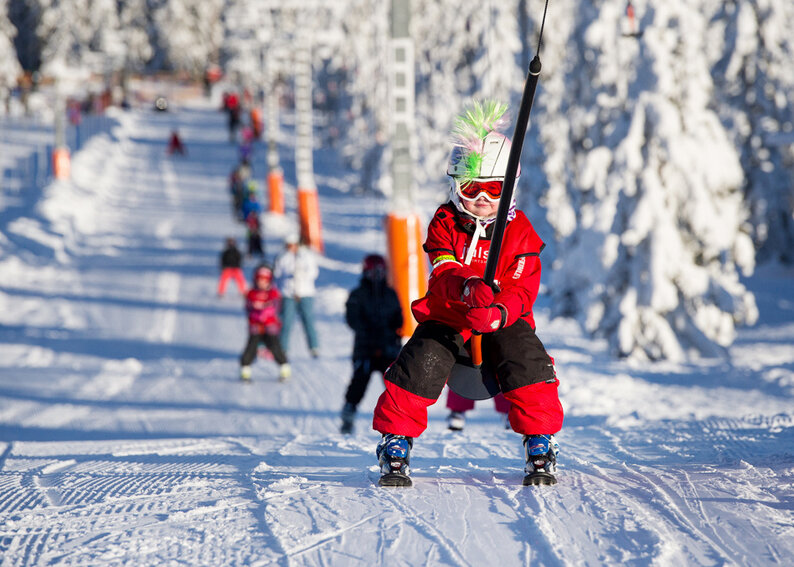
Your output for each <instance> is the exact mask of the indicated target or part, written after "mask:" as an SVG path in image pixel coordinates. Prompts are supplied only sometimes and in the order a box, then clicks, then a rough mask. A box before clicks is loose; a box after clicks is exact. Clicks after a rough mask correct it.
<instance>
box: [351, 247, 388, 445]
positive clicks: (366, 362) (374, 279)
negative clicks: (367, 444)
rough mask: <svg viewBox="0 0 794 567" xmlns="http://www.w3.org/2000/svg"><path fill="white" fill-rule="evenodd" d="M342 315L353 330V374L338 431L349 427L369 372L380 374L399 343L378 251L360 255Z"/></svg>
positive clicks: (365, 385)
mask: <svg viewBox="0 0 794 567" xmlns="http://www.w3.org/2000/svg"><path fill="white" fill-rule="evenodd" d="M345 319H346V321H347V324H348V325H349V326H350V328H351V329H353V331H354V333H355V340H354V343H353V377H352V379H351V380H350V385H349V386H348V387H347V393H346V394H345V405H344V407H343V408H342V428H341V431H342V433H351V432H352V431H353V421H354V420H355V417H356V409H357V407H358V404H359V402H361V399H362V398H363V397H364V393H365V392H366V390H367V385H368V384H369V379H370V377H371V376H372V373H373V372H380V373H381V374H383V373H384V372H385V371H386V369H387V368H388V367H389V365H390V364H391V363H392V362H393V361H394V359H395V358H396V357H397V354H399V352H400V347H401V346H402V344H401V341H400V335H399V334H398V330H399V329H400V327H402V324H403V315H402V309H401V307H400V301H399V299H397V294H396V293H395V291H394V290H393V289H392V288H391V287H389V284H388V283H387V282H386V261H385V260H384V258H383V256H381V255H379V254H370V255H368V256H366V257H365V258H364V262H363V265H362V274H361V282H360V283H359V285H358V287H357V288H355V289H354V290H353V291H351V292H350V297H348V299H347V304H346V305H345Z"/></svg>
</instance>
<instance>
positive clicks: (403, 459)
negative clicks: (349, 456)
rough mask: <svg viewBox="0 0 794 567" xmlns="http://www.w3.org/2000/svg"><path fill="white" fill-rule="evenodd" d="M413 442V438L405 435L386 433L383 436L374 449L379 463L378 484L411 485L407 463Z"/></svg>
mask: <svg viewBox="0 0 794 567" xmlns="http://www.w3.org/2000/svg"><path fill="white" fill-rule="evenodd" d="M413 444H414V440H413V438H412V437H406V436H405V435H394V434H393V433H387V434H386V435H384V436H383V439H381V440H380V443H378V448H377V449H376V450H375V454H376V455H377V456H378V464H379V465H380V474H381V477H380V480H379V481H378V484H379V485H380V486H411V484H412V483H411V477H410V476H408V475H409V474H410V472H411V470H410V468H409V467H408V463H409V461H410V460H411V447H413Z"/></svg>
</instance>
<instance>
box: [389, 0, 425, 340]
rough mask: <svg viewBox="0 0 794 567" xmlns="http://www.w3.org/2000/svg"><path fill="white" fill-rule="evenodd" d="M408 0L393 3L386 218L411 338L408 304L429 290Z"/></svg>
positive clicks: (392, 268)
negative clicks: (416, 180) (419, 207)
mask: <svg viewBox="0 0 794 567" xmlns="http://www.w3.org/2000/svg"><path fill="white" fill-rule="evenodd" d="M410 21H411V2H410V0H391V39H390V41H389V117H390V138H391V176H392V202H391V211H390V212H389V213H388V215H387V216H386V238H387V246H388V251H389V276H390V279H391V283H392V286H393V287H394V289H395V291H396V292H397V296H398V297H399V299H400V305H401V306H402V312H403V321H404V322H403V327H402V329H401V330H400V334H401V335H402V336H403V337H407V336H410V335H411V334H412V333H413V331H414V329H415V328H416V320H415V319H414V318H413V315H412V314H411V302H412V301H414V300H415V299H418V298H420V297H422V296H423V295H424V294H425V292H426V291H427V269H426V264H425V259H424V253H423V251H422V230H421V223H420V219H419V215H418V214H416V213H415V212H414V211H413V200H414V199H413V190H414V184H413V159H412V152H411V146H412V139H411V132H413V131H414V126H415V124H414V99H415V93H414V45H413V40H412V39H411V36H410V33H409V25H410Z"/></svg>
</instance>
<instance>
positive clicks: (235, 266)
mask: <svg viewBox="0 0 794 567" xmlns="http://www.w3.org/2000/svg"><path fill="white" fill-rule="evenodd" d="M242 265H243V255H242V253H240V250H238V248H237V242H236V241H235V240H234V238H227V239H226V247H225V248H224V249H223V252H221V277H220V279H219V280H218V297H223V294H224V293H226V285H227V284H228V283H229V280H230V279H231V280H234V282H235V283H236V284H237V289H239V290H240V293H241V294H243V295H245V294H246V293H247V292H248V286H246V285H245V277H244V276H243V268H242Z"/></svg>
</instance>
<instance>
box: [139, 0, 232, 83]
mask: <svg viewBox="0 0 794 567" xmlns="http://www.w3.org/2000/svg"><path fill="white" fill-rule="evenodd" d="M153 3H154V2H153ZM224 7H225V0H164V1H162V0H161V1H160V2H159V3H157V5H156V6H154V7H153V8H151V10H152V21H153V25H154V27H155V36H156V44H157V47H158V52H157V54H156V62H157V64H159V65H160V66H161V68H170V69H174V70H178V71H188V72H191V73H193V74H196V75H200V74H201V73H203V72H204V70H205V68H206V66H207V63H208V62H210V61H214V60H217V57H218V51H219V49H220V46H221V42H222V40H223V22H222V20H221V14H222V12H223V9H224Z"/></svg>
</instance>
